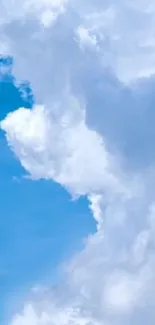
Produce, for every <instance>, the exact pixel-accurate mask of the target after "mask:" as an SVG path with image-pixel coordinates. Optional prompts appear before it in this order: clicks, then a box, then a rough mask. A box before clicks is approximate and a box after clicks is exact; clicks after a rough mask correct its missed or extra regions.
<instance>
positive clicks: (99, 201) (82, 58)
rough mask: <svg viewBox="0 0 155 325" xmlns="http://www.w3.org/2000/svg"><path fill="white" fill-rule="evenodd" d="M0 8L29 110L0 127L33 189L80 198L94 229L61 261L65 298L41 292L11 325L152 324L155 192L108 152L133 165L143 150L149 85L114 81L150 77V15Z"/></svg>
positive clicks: (80, 5) (117, 6)
mask: <svg viewBox="0 0 155 325" xmlns="http://www.w3.org/2000/svg"><path fill="white" fill-rule="evenodd" d="M5 3H6V5H5V12H4V13H5V14H4V16H3V17H2V18H3V19H2V22H3V25H2V24H1V27H0V30H1V31H2V35H3V38H4V40H5V41H6V44H7V46H8V48H9V49H10V51H11V54H13V55H14V57H15V59H16V63H15V72H16V74H17V76H18V77H22V78H24V79H28V80H30V81H31V82H32V86H33V89H34V91H35V95H36V102H37V104H36V105H35V107H34V108H33V109H32V110H28V109H25V108H20V109H19V110H17V111H16V112H13V113H11V114H9V115H8V116H7V117H6V119H5V120H4V121H2V122H1V128H2V129H3V130H4V131H5V132H6V136H7V140H8V143H9V145H10V147H11V148H12V150H13V151H14V152H15V154H16V155H17V157H18V158H19V160H20V162H21V164H22V165H23V166H24V167H25V169H26V170H27V171H28V172H29V173H30V175H31V177H32V178H33V179H38V178H45V179H52V180H54V181H56V182H58V183H60V184H61V185H63V186H64V187H65V188H67V190H68V191H70V192H71V193H72V194H73V195H75V196H76V195H77V196H78V195H87V196H88V199H89V201H90V208H91V210H92V212H93V215H94V218H95V219H96V221H97V223H98V230H97V232H96V234H94V235H93V236H90V237H89V238H88V240H87V242H86V245H85V248H84V250H83V251H82V252H79V254H77V255H76V256H74V257H73V259H72V260H71V261H69V262H68V264H67V266H66V269H65V274H66V284H65V286H64V288H61V289H60V290H59V291H58V294H57V293H54V294H51V296H48V294H47V295H44V294H42V292H41V298H40V299H39V301H38V299H36V300H37V301H36V300H35V298H34V300H33V299H32V301H30V302H28V303H27V304H26V306H25V309H24V311H23V313H21V315H15V316H14V318H13V320H12V321H11V322H10V324H11V325H19V323H20V324H22V325H24V324H27V323H29V324H30V325H40V324H41V325H46V324H49V325H52V324H53V325H54V324H62V325H71V324H72V325H77V324H78V325H79V324H80V325H88V324H89V325H91V324H93V325H94V324H95V325H96V324H97V325H98V324H99V325H103V324H104V325H118V324H119V325H128V324H131V323H132V324H141V323H149V325H152V324H154V321H155V317H154V296H155V287H154V283H155V282H154V280H155V279H154V275H153V270H154V267H155V255H154V244H155V243H154V209H153V204H152V202H153V201H154V195H153V194H152V193H154V184H152V182H153V181H152V180H151V178H150V175H149V172H148V170H147V171H146V170H145V177H144V170H143V173H141V170H139V171H138V172H137V171H135V169H134V170H133V171H132V172H131V171H129V170H128V168H127V167H124V157H125V158H127V159H128V155H126V156H125V154H124V151H123V150H122V147H121V151H120V152H119V155H120V157H119V158H118V156H119V155H118V153H117V154H116V150H118V149H120V147H119V148H118V147H117V145H118V143H120V142H121V143H122V146H123V147H124V148H126V146H127V144H128V143H131V148H132V150H131V156H132V159H134V156H136V154H137V155H138V154H139V151H140V146H142V145H143V143H144V141H143V140H145V142H146V146H147V147H149V145H150V143H151V141H148V139H150V138H149V136H144V135H145V132H146V129H147V127H146V121H147V122H148V120H147V119H146V118H148V116H150V120H149V121H154V119H153V116H154V115H152V113H151V114H150V111H151V108H150V107H151V105H152V102H151V100H152V101H153V99H152V97H151V96H152V91H150V88H151V87H152V88H153V86H152V84H151V82H152V83H153V79H150V80H151V81H150V80H147V81H146V80H145V81H143V82H141V83H140V82H139V81H137V82H136V83H135V84H134V85H132V87H131V85H130V87H129V86H128V87H127V86H125V85H124V84H123V81H125V82H126V83H130V81H131V80H132V79H137V78H139V76H145V75H149V76H151V74H153V73H154V60H155V50H154V43H153V42H152V39H153V36H154V22H155V10H154V4H153V3H152V2H151V0H150V1H147V2H146V1H141V2H140V1H136V3H135V2H133V1H132V2H131V1H127V0H126V1H117V3H114V2H113V1H110V2H109V1H108V2H107V1H106V0H105V1H101V0H98V1H96V2H94V1H89V2H88V1H86V2H83V1H79V0H78V1H75V0H74V1H72V2H70V1H69V2H68V3H67V2H66V1H58V2H53V1H51V2H50V1H48V2H46V1H45V2H40V3H39V6H38V2H36V1H32V2H26V1H25V2H22V3H21V2H20V1H19V3H18V4H19V6H18V8H17V9H18V10H15V9H14V10H12V7H11V5H10V2H7V1H6V2H5ZM3 6H4V4H3ZM6 8H7V10H6ZM0 9H1V7H0ZM3 9H4V8H3ZM0 12H2V11H0ZM62 13H63V15H61V14H62ZM50 14H52V15H51V16H50ZM59 14H60V15H59ZM53 18H54V19H55V18H56V19H55V21H54V24H53ZM51 19H52V20H51ZM4 21H5V24H4ZM131 21H132V24H131ZM43 22H44V24H42V23H43ZM51 23H52V25H51ZM45 25H46V26H45ZM45 27H46V28H45ZM77 36H78V37H79V39H78V41H77ZM81 45H82V48H81ZM83 49H86V50H85V51H84V50H83ZM92 49H93V51H92ZM149 82H150V83H149ZM153 85H154V83H153ZM150 92H151V96H150ZM140 112H142V113H140ZM145 112H149V114H150V115H149V114H147V113H146V115H145ZM151 112H152V111H151ZM141 114H142V115H141ZM152 123H153V128H154V122H152ZM147 124H148V123H147ZM103 125H104V127H103V128H102V126H103ZM151 125H152V124H151ZM100 126H101V127H100ZM92 127H93V130H92ZM135 130H136V131H135ZM98 131H99V132H100V134H99V132H98ZM147 131H148V129H147ZM149 131H150V128H149ZM111 135H112V137H111ZM140 136H141V137H140ZM119 137H120V139H119V140H118V139H117V138H119ZM139 137H140V140H139V141H138V140H137V138H138V139H139ZM151 139H153V145H154V138H153V137H151ZM117 140H118V141H117ZM131 140H132V141H131ZM136 141H138V142H137V145H136ZM134 146H135V147H134ZM109 148H110V149H109ZM142 151H143V154H142V158H143V159H144V158H145V159H146V157H144V156H145V154H144V147H143V150H142ZM122 152H123V155H122ZM112 153H114V154H112ZM127 153H128V152H127ZM136 157H137V156H136ZM140 157H141V156H140ZM121 159H122V162H121ZM150 161H151V167H152V165H154V160H153V159H152V147H151V158H150V160H149V164H146V166H145V167H147V168H149V167H150ZM150 174H151V176H152V175H153V173H152V172H150Z"/></svg>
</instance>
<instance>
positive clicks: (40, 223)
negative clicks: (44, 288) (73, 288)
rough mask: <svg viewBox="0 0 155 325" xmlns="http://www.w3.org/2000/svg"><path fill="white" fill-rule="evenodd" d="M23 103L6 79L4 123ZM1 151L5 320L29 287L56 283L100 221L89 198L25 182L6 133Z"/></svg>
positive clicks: (0, 286)
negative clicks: (61, 269) (15, 299)
mask: <svg viewBox="0 0 155 325" xmlns="http://www.w3.org/2000/svg"><path fill="white" fill-rule="evenodd" d="M22 104H23V105H24V106H26V105H25V103H24V101H23V100H22V97H21V96H20V94H19V91H18V89H17V88H16V87H15V86H14V84H13V83H12V81H9V82H8V81H7V82H6V81H4V80H1V81H0V115H1V119H2V118H4V117H5V115H6V114H8V113H9V112H11V111H13V110H15V109H17V108H18V107H21V106H22ZM27 106H28V105H27ZM29 106H31V105H29ZM0 149H1V156H0V192H1V207H0V209H1V213H0V215H1V217H0V229H1V238H0V255H1V262H0V268H1V281H0V291H1V302H0V306H1V307H0V311H1V317H0V318H2V317H3V316H2V315H3V314H5V317H6V314H8V311H9V310H11V308H12V304H13V302H12V298H11V296H12V295H14V296H16V295H17V293H19V295H20V296H21V299H23V298H22V297H23V296H24V294H25V293H26V291H27V290H28V288H29V289H30V288H31V286H32V285H33V284H34V283H41V282H44V283H45V282H48V278H49V276H50V283H52V282H53V283H55V281H56V282H57V272H56V268H57V267H58V266H59V264H60V263H62V262H63V261H64V260H65V259H67V258H69V256H71V255H72V254H73V252H74V251H76V250H78V249H79V248H80V247H82V246H83V240H84V238H85V237H86V236H87V235H88V233H90V232H94V231H95V222H94V220H93V218H92V217H91V214H90V211H89V209H88V202H87V200H86V199H85V198H81V199H80V200H79V201H75V200H72V198H71V196H70V195H69V194H68V193H67V192H66V191H65V190H64V189H63V188H62V187H61V186H60V185H58V184H56V183H54V182H51V181H46V180H41V181H39V180H38V181H37V182H33V181H31V180H30V179H28V178H25V176H26V172H25V171H24V169H23V168H22V167H21V165H20V163H19V161H18V160H17V158H16V157H15V155H14V154H13V153H12V151H11V150H10V148H9V147H8V145H7V142H6V139H5V135H4V132H3V131H1V133H0ZM9 304H10V306H9ZM13 308H15V306H14V304H13ZM7 317H8V315H7Z"/></svg>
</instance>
